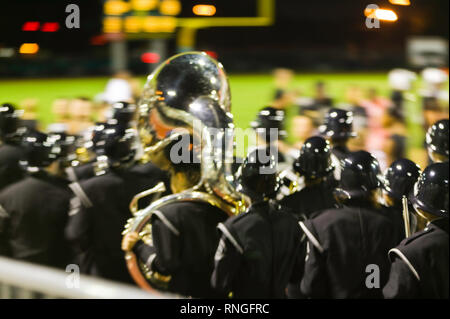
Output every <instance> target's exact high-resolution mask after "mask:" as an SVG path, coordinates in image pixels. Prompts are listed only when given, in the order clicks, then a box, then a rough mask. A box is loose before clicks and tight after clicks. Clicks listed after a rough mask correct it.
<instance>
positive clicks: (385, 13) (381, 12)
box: [375, 9, 398, 21]
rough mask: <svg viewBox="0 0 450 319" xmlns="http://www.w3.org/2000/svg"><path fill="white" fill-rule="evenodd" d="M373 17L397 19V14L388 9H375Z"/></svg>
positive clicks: (384, 19)
mask: <svg viewBox="0 0 450 319" xmlns="http://www.w3.org/2000/svg"><path fill="white" fill-rule="evenodd" d="M375 18H377V19H378V20H381V21H397V19H398V17H397V14H396V13H395V12H394V11H392V10H388V9H377V10H375Z"/></svg>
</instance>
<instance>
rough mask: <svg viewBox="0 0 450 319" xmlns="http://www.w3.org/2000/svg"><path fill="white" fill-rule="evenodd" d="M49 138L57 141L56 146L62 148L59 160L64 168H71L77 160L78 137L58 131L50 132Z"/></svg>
mask: <svg viewBox="0 0 450 319" xmlns="http://www.w3.org/2000/svg"><path fill="white" fill-rule="evenodd" d="M48 136H49V138H51V139H52V140H54V141H55V146H57V147H59V148H60V156H59V160H60V162H61V163H62V165H63V166H64V167H68V166H71V163H72V161H74V160H76V148H77V146H76V143H75V142H76V140H77V138H76V136H74V135H70V134H67V132H66V131H58V130H55V131H52V130H50V131H49V132H48Z"/></svg>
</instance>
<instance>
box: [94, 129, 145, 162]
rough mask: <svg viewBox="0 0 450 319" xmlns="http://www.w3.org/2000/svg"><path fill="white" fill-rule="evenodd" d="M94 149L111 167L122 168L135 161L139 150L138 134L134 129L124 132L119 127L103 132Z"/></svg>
mask: <svg viewBox="0 0 450 319" xmlns="http://www.w3.org/2000/svg"><path fill="white" fill-rule="evenodd" d="M94 148H95V150H96V153H97V157H103V158H104V159H105V158H106V159H107V161H108V164H109V165H112V166H120V165H121V164H123V163H129V162H131V161H133V160H134V158H135V156H136V152H137V148H138V144H137V133H136V131H135V130H134V129H126V130H123V129H122V128H121V127H119V126H117V125H113V126H108V127H106V128H105V129H104V130H102V131H101V133H100V136H98V138H97V139H96V142H95V145H94Z"/></svg>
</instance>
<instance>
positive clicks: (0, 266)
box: [0, 257, 174, 299]
mask: <svg viewBox="0 0 450 319" xmlns="http://www.w3.org/2000/svg"><path fill="white" fill-rule="evenodd" d="M71 276H74V274H73V273H68V272H65V271H63V270H60V269H55V268H50V267H45V266H40V265H36V264H31V263H27V262H22V261H17V260H13V259H9V258H4V257H0V299H5V298H26V299H30V298H73V299H153V298H173V297H174V296H171V295H166V294H152V293H149V292H146V291H144V290H142V289H139V288H138V287H134V286H132V285H127V284H122V283H117V282H113V281H108V280H104V279H98V278H94V277H91V276H87V275H80V276H79V278H77V280H76V284H75V285H74V284H73V282H71V281H70V280H71Z"/></svg>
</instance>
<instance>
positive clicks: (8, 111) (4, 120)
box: [0, 103, 22, 140]
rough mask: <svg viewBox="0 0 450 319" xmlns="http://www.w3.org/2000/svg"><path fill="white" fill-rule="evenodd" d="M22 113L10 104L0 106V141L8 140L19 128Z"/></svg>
mask: <svg viewBox="0 0 450 319" xmlns="http://www.w3.org/2000/svg"><path fill="white" fill-rule="evenodd" d="M21 115H22V111H20V110H17V109H16V108H15V107H14V105H12V104H10V103H3V104H2V105H0V139H1V140H8V139H9V138H11V137H12V136H13V135H15V134H16V132H17V130H18V129H19V127H20V116H21Z"/></svg>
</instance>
